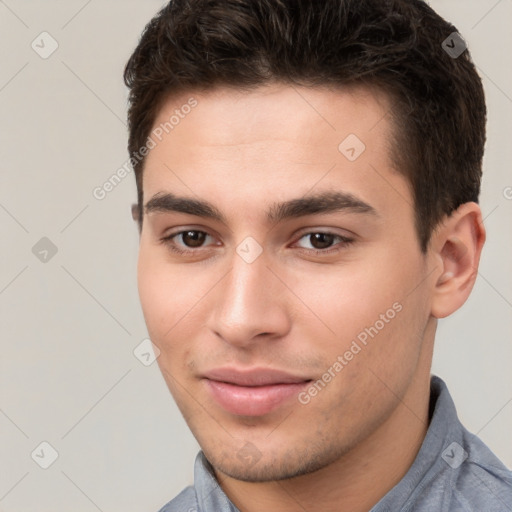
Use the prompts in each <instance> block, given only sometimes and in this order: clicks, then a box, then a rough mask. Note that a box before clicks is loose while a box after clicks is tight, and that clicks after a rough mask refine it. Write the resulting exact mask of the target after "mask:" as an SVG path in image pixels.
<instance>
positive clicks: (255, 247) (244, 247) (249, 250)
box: [236, 236, 263, 263]
mask: <svg viewBox="0 0 512 512" xmlns="http://www.w3.org/2000/svg"><path fill="white" fill-rule="evenodd" d="M236 252H237V254H238V255H239V256H240V258H242V259H243V260H244V261H245V262H246V263H252V262H253V261H255V260H256V258H257V257H258V256H259V255H260V254H261V253H262V252H263V247H261V245H260V244H259V243H258V242H257V241H256V240H255V239H254V238H253V237H252V236H248V237H246V238H244V239H243V240H242V242H240V243H239V244H238V246H237V248H236Z"/></svg>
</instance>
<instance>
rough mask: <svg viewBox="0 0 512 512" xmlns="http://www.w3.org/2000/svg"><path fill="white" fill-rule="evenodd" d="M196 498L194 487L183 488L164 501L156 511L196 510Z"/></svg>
mask: <svg viewBox="0 0 512 512" xmlns="http://www.w3.org/2000/svg"><path fill="white" fill-rule="evenodd" d="M196 511H197V500H196V493H195V491H194V487H192V486H189V487H186V488H185V489H183V491H181V492H180V493H179V494H178V496H176V497H175V498H174V499H172V500H171V501H169V503H166V504H165V505H164V506H163V507H162V508H161V509H160V510H159V511H158V512H196Z"/></svg>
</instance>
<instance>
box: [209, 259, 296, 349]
mask: <svg viewBox="0 0 512 512" xmlns="http://www.w3.org/2000/svg"><path fill="white" fill-rule="evenodd" d="M212 303H213V304H214V306H213V309H212V314H211V315H210V317H209V322H208V324H207V327H209V328H210V329H211V331H213V332H214V333H215V334H216V335H217V336H219V337H220V338H221V339H222V340H224V341H225V342H226V343H228V344H230V345H233V346H237V347H240V348H249V347H250V346H251V345H254V344H255V343H258V341H261V340H262V339H263V338H265V339H266V340H269V339H276V338H279V337H282V336H284V335H285V334H286V333H287V332H288V330H289V329H290V326H291V322H290V317H289V315H288V314H287V308H286V290H285V287H284V285H283V283H282V282H281V281H280V280H279V279H278V278H277V277H276V275H275V271H273V270H271V269H270V268H269V261H268V259H267V257H266V254H265V251H264V252H263V253H262V254H261V255H260V256H259V257H258V258H257V259H256V260H255V261H252V262H250V263H248V262H247V261H245V260H244V259H243V258H242V257H240V256H239V254H237V253H234V254H233V258H232V267H231V270H230V271H229V272H228V273H227V275H226V276H225V278H224V279H222V280H221V281H220V282H219V285H218V286H217V287H216V289H215V294H214V295H213V296H212Z"/></svg>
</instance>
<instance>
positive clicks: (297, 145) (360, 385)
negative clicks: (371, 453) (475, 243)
mask: <svg viewBox="0 0 512 512" xmlns="http://www.w3.org/2000/svg"><path fill="white" fill-rule="evenodd" d="M191 96H193V98H195V100H196V101H197V105H196V106H195V107H194V108H192V109H190V108H182V106H183V105H185V104H187V102H188V100H189V99H190V97H191ZM176 109H178V111H179V112H180V113H181V115H180V116H179V122H176V119H174V120H173V129H172V130H170V129H169V128H168V131H169V133H168V134H167V135H165V136H164V137H162V140H161V141H160V142H158V141H157V142H158V143H157V145H156V146H155V147H154V148H152V149H151V150H150V152H149V154H148V156H147V160H146V164H145V170H144V179H143V190H144V203H145V205H148V208H145V210H144V219H143V229H142V232H141V240H140V255H139V269H138V272H139V274H138V280H139V292H140V298H141V303H142V308H143V311H144V316H145V319H146V322H147V326H148V330H149V334H150V337H151V339H152V341H153V343H154V344H155V345H156V346H157V347H158V348H159V349H160V351H161V354H160V357H159V358H158V363H159V365H160V368H161V370H162V372H163V375H164V378H165V380H166V382H167V384H168V386H169V389H170V391H171V393H172V395H173V396H174V398H175V400H176V402H177V404H178V406H179V408H180V410H181V412H182V413H183V416H184V417H185V420H186V421H187V423H188V425H189V427H190V429H191V431H192V432H193V434H194V435H195V437H196V438H197V440H198V442H199V444H200V445H201V447H202V449H203V450H204V452H205V454H206V456H207V458H208V459H209V461H210V462H211V463H212V464H213V466H214V467H215V468H217V469H218V470H220V471H222V472H223V473H225V474H227V475H230V476H232V477H234V478H238V479H241V480H275V479H280V478H284V477H289V476H292V475H297V474H302V473H306V472H310V471H313V470H316V469H319V468H321V467H324V466H326V465H328V464H329V463H331V462H333V461H334V460H336V459H337V458H339V457H340V456H341V455H342V454H344V453H347V452H348V451H349V450H350V449H352V448H354V447H355V446H357V445H358V443H361V442H362V441H363V440H364V439H368V438H369V436H371V435H372V433H374V432H375V431H376V430H377V429H378V428H380V427H381V426H382V425H383V424H385V422H386V420H388V419H389V418H390V417H391V416H392V415H393V414H394V413H395V411H396V408H397V405H398V404H399V403H400V400H399V398H402V397H404V396H406V395H407V391H408V389H409V388H410V385H411V383H412V382H413V381H414V379H415V378H417V377H418V374H419V373H420V372H423V373H425V371H426V373H428V366H429V362H428V363H426V362H425V360H426V358H427V355H426V353H427V352H428V350H426V349H425V345H429V344H430V343H431V339H427V338H432V337H433V336H430V334H431V331H429V335H427V336H426V335H425V329H426V326H427V323H428V322H429V319H430V318H431V317H430V289H431V282H430V281H429V279H428V276H429V273H430V271H431V270H432V266H433V261H432V260H431V259H429V257H428V256H427V257H425V256H424V255H422V254H421V252H420V249H419V244H418V240H417V237H416V232H415V229H414V211H413V199H412V196H411V192H410V189H409V187H408V185H407V182H406V181H405V179H404V178H403V177H402V176H400V175H399V174H397V173H396V172H395V171H394V170H393V169H392V167H391V162H390V158H389V147H390V143H389V141H390V133H391V132H390V130H391V128H390V123H389V121H388V119H387V118H386V113H387V112H388V109H389V103H388V102H387V101H386V98H385V97H384V96H381V95H376V94H375V92H373V93H372V92H369V91H365V90H352V91H348V90H347V91H343V90H342V91H336V92H335V91H328V90H324V89H303V88H292V87H290V86H286V85H273V86H266V87H261V88H259V89H255V90H253V91H252V92H250V93H242V92H239V91H235V90H233V89H228V88H220V89H217V90H215V91H214V92H209V93H201V94H199V93H198V94H190V95H183V96H179V97H174V98H172V99H169V100H168V101H167V102H166V104H165V105H164V107H163V108H162V109H161V111H160V113H159V116H158V118H157V120H156V122H155V125H154V127H155V128H156V127H158V126H159V125H160V124H161V123H165V122H167V121H169V119H170V117H171V116H172V115H173V114H177V113H176V112H175V111H176ZM184 113H185V114H184ZM167 127H169V125H167ZM160 133H161V130H160ZM164 133H165V132H164ZM351 134H353V135H351ZM354 135H355V136H356V137H357V138H356V137H355V136H354ZM347 137H348V139H347ZM358 139H359V140H358ZM155 140H156V139H155ZM344 141H345V142H344ZM362 143H363V144H364V145H365V149H364V147H363V145H362ZM363 149H364V150H363ZM325 193H331V194H334V193H339V194H340V195H339V196H337V197H336V196H334V200H333V201H329V200H324V201H323V202H320V203H318V202H315V201H309V202H307V201H306V200H309V199H311V198H317V199H318V197H319V196H320V195H322V194H325ZM166 194H173V196H175V197H177V198H185V199H191V200H194V201H199V202H207V203H209V205H210V206H211V207H212V210H214V211H215V212H216V213H217V214H218V215H217V216H211V215H206V214H205V209H204V208H203V209H202V210H198V209H196V210H191V209H190V204H189V203H186V202H184V201H178V202H176V201H171V200H170V198H169V197H168V196H167V197H166V196H165V195H166ZM157 197H159V198H160V199H158V200H157V199H155V198H157ZM290 201H293V203H291V204H288V205H287V206H285V207H279V206H278V205H279V204H280V203H288V202H290ZM336 201H337V205H338V208H337V209H333V208H332V207H331V208H327V206H329V205H330V206H332V205H333V204H334V203H336ZM301 206H302V208H301ZM177 210H180V211H177ZM210 213H211V211H210ZM180 232H181V234H179V233H180ZM171 235H176V236H174V237H173V238H170V237H171ZM165 238H167V240H164V239H165ZM173 247H174V248H176V249H177V250H184V251H188V252H186V253H178V252H175V251H173V250H172V248H173ZM425 368H427V370H425ZM397 397H398V398H397ZM397 435H399V433H397Z"/></svg>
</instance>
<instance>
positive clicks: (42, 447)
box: [30, 441, 59, 469]
mask: <svg viewBox="0 0 512 512" xmlns="http://www.w3.org/2000/svg"><path fill="white" fill-rule="evenodd" d="M30 456H31V457H32V460H33V461H34V462H35V463H36V464H37V465H38V466H40V467H41V468H43V469H48V468H49V467H50V466H51V465H52V464H53V463H54V462H55V461H56V460H57V458H58V457H59V452H57V450H56V449H55V448H54V447H53V446H52V445H51V444H50V443H49V442H47V441H43V442H42V443H40V444H39V445H38V446H37V448H36V449H35V450H34V451H33V452H32V453H31V454H30Z"/></svg>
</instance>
